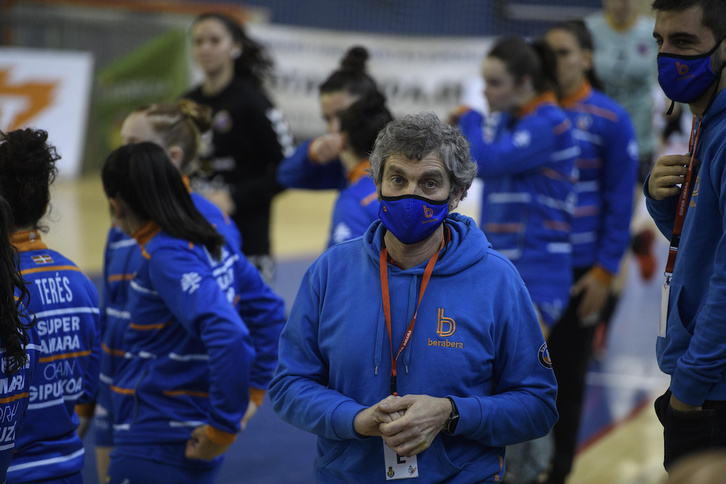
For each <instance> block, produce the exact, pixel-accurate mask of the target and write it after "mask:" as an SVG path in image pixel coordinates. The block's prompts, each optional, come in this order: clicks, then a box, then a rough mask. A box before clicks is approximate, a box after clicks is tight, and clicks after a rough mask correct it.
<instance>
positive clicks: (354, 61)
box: [340, 45, 370, 73]
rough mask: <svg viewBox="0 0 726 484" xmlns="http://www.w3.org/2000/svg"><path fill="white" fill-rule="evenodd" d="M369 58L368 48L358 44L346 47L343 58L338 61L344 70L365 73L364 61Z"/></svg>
mask: <svg viewBox="0 0 726 484" xmlns="http://www.w3.org/2000/svg"><path fill="white" fill-rule="evenodd" d="M369 58H370V55H369V54H368V50H367V49H366V48H365V47H363V46H360V45H356V46H354V47H351V48H350V49H348V52H346V54H345V57H343V60H341V61H340V68H341V69H342V70H346V71H354V72H360V73H365V71H366V62H367V61H368V59H369Z"/></svg>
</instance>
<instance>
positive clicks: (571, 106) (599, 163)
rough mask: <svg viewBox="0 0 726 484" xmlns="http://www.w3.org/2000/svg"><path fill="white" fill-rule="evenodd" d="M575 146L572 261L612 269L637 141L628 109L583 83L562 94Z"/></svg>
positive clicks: (626, 234) (621, 243) (624, 231)
mask: <svg viewBox="0 0 726 484" xmlns="http://www.w3.org/2000/svg"><path fill="white" fill-rule="evenodd" d="M561 104H562V109H563V110H564V111H565V113H566V114H567V116H568V117H569V118H570V121H572V128H573V133H572V134H573V137H574V138H575V142H576V143H577V145H578V146H579V147H580V155H579V156H578V157H577V169H578V172H579V175H580V176H579V180H578V181H577V185H575V191H576V192H577V208H576V209H575V216H574V219H573V220H572V261H573V265H574V266H575V267H577V268H587V267H590V266H593V265H595V264H596V265H598V266H599V267H600V268H602V269H603V270H605V271H607V272H608V273H609V274H616V273H617V272H618V267H619V265H620V259H621V258H622V257H623V253H624V252H625V250H626V249H627V248H628V244H629V243H630V217H631V213H632V210H633V188H632V187H633V186H634V185H635V180H636V178H637V170H638V145H637V142H636V140H635V133H634V131H633V125H632V123H631V122H630V117H629V116H628V113H627V112H626V111H625V110H624V109H623V108H622V107H620V105H618V104H617V103H616V102H615V101H613V100H612V99H610V98H609V97H607V96H606V95H605V94H603V93H601V92H600V91H597V90H594V89H592V87H591V86H590V84H589V83H587V82H586V83H583V85H582V87H581V88H580V89H579V90H578V92H576V93H575V94H574V95H573V96H571V97H569V98H566V99H563V100H562V103H561Z"/></svg>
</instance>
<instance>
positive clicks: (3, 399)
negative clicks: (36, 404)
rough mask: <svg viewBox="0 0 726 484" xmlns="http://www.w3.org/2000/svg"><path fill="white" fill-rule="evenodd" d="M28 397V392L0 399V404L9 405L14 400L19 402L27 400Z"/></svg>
mask: <svg viewBox="0 0 726 484" xmlns="http://www.w3.org/2000/svg"><path fill="white" fill-rule="evenodd" d="M29 396H30V394H29V393H28V392H25V393H18V394H17V395H13V396H11V397H6V398H0V403H10V402H14V401H15V400H21V399H23V398H28V397H29Z"/></svg>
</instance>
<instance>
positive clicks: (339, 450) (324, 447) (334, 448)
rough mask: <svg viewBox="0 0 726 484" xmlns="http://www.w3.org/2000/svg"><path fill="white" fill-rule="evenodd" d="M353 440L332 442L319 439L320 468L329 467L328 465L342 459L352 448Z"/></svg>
mask: <svg viewBox="0 0 726 484" xmlns="http://www.w3.org/2000/svg"><path fill="white" fill-rule="evenodd" d="M351 442H352V441H351V440H331V439H326V438H323V437H318V455H319V456H320V458H319V459H318V467H327V466H328V464H330V463H331V462H333V461H334V460H335V459H337V458H338V457H340V456H341V455H342V454H343V452H345V450H346V449H347V448H348V447H349V446H350V443H351Z"/></svg>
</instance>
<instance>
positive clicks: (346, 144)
mask: <svg viewBox="0 0 726 484" xmlns="http://www.w3.org/2000/svg"><path fill="white" fill-rule="evenodd" d="M338 134H340V149H341V150H347V149H349V148H350V140H349V139H348V133H343V132H340V133H338Z"/></svg>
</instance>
